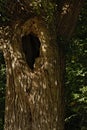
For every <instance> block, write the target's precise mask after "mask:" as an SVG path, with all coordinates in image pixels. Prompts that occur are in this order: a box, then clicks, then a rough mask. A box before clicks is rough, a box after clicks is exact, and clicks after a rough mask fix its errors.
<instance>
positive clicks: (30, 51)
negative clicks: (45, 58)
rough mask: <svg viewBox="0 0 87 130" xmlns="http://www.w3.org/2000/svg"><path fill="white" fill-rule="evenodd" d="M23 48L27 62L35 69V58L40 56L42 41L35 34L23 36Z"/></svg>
mask: <svg viewBox="0 0 87 130" xmlns="http://www.w3.org/2000/svg"><path fill="white" fill-rule="evenodd" d="M22 48H23V52H24V54H25V58H26V62H27V64H28V65H29V67H30V68H31V69H32V70H33V69H34V63H35V59H36V58H38V57H39V56H40V41H39V38H38V37H37V36H36V35H34V34H32V33H31V34H28V35H24V36H23V37H22Z"/></svg>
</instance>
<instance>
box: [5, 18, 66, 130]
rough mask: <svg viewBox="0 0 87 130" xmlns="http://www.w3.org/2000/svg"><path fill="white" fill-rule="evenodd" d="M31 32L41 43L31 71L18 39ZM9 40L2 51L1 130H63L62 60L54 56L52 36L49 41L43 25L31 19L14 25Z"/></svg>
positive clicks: (58, 56) (55, 48)
mask: <svg viewBox="0 0 87 130" xmlns="http://www.w3.org/2000/svg"><path fill="white" fill-rule="evenodd" d="M39 21H40V22H39ZM31 32H33V33H34V34H35V35H36V36H37V37H38V38H39V40H40V43H41V46H40V56H39V57H38V58H36V60H35V64H34V69H33V70H32V69H30V68H29V66H28V64H27V62H26V60H25V57H24V53H23V49H22V36H24V35H27V34H29V33H31ZM10 40H11V41H10V43H9V44H6V47H5V50H4V57H5V60H6V68H7V90H6V112H5V130H46V129H47V130H57V129H58V130H63V129H64V128H63V127H64V125H63V122H64V120H63V102H62V101H63V100H62V98H63V96H62V95H63V92H62V91H61V87H62V82H61V77H62V76H61V72H62V71H63V68H62V65H63V63H62V62H61V61H62V60H63V59H62V60H61V58H60V54H58V52H59V48H58V45H57V44H56V39H55V36H52V37H51V36H50V34H49V32H47V30H46V28H45V26H44V23H43V22H42V21H41V20H38V19H37V18H35V19H31V20H29V21H27V22H26V23H25V24H24V25H19V26H17V25H16V26H15V27H14V31H13V34H12V35H11V38H10ZM25 44H26V43H25ZM60 62H61V63H60Z"/></svg>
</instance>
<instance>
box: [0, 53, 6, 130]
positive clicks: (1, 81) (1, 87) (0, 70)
mask: <svg viewBox="0 0 87 130" xmlns="http://www.w3.org/2000/svg"><path fill="white" fill-rule="evenodd" d="M5 89H6V66H5V61H4V57H3V54H2V52H0V130H4V116H5Z"/></svg>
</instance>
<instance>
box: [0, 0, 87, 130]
mask: <svg viewBox="0 0 87 130" xmlns="http://www.w3.org/2000/svg"><path fill="white" fill-rule="evenodd" d="M1 1H2V0H0V2H1ZM1 12H2V6H1V5H0V19H1V21H0V24H1V22H4V21H6V17H5V15H3V16H2V15H1ZM70 43H71V44H70ZM65 51H66V53H65V54H66V75H65V104H66V109H65V129H66V130H87V1H85V4H84V6H83V8H82V10H81V13H80V15H79V18H78V22H77V26H76V29H75V32H74V34H73V37H72V39H71V40H70V41H69V44H68V46H67V47H65ZM5 86H6V67H5V62H4V58H3V55H2V52H0V130H3V126H4V111H5V88H6V87H5Z"/></svg>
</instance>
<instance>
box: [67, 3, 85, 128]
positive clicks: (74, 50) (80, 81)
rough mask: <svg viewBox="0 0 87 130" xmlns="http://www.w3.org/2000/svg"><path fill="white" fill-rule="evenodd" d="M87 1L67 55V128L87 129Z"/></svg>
mask: <svg viewBox="0 0 87 130" xmlns="http://www.w3.org/2000/svg"><path fill="white" fill-rule="evenodd" d="M86 5H87V2H86V3H85V5H84V7H83V9H82V12H81V14H80V16H79V21H78V24H77V28H76V32H75V34H74V37H73V38H72V39H71V41H70V46H69V47H68V48H67V52H66V54H67V56H66V59H67V60H66V119H65V123H66V130H83V129H84V130H86V129H87V67H86V66H87V37H86V34H87V24H86V23H87V17H86V16H87V8H86Z"/></svg>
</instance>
